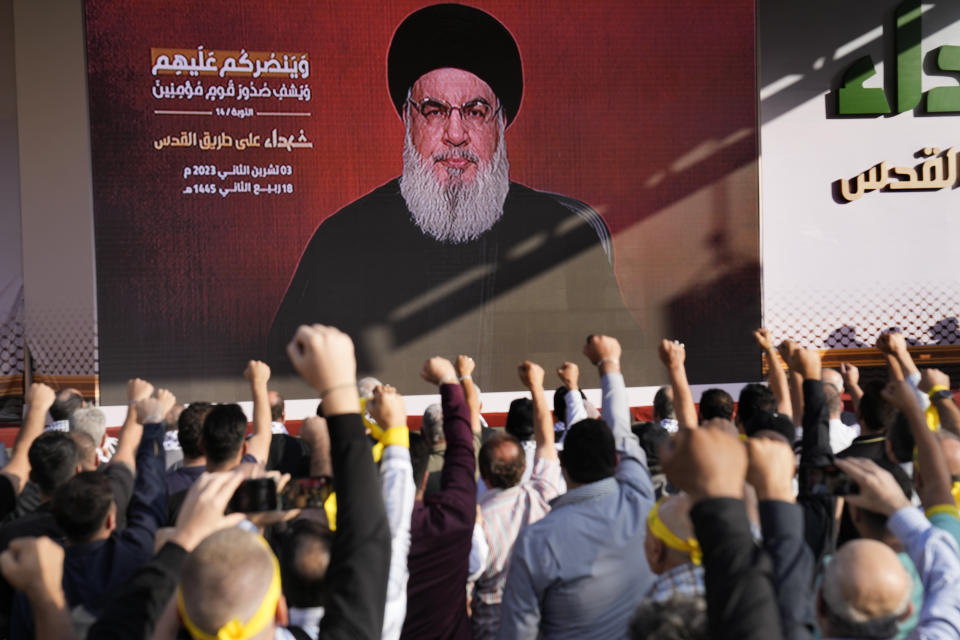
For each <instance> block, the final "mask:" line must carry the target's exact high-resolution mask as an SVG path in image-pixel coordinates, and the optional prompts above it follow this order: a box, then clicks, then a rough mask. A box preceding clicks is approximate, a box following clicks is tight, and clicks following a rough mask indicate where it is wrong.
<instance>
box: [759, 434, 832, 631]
mask: <svg viewBox="0 0 960 640" xmlns="http://www.w3.org/2000/svg"><path fill="white" fill-rule="evenodd" d="M747 454H748V458H749V464H748V467H747V482H749V483H750V484H751V485H752V486H753V488H754V489H755V490H756V492H757V499H758V500H759V505H758V508H759V512H760V525H761V527H762V529H763V549H764V551H766V552H767V553H768V554H769V555H770V559H771V560H772V561H773V577H774V583H775V585H776V592H777V603H778V608H779V610H780V624H781V628H782V629H783V636H784V638H787V639H788V640H808V639H809V638H812V637H813V629H814V628H815V626H816V617H815V615H814V611H813V602H812V601H811V599H810V597H809V595H810V585H811V584H812V581H813V574H814V563H813V554H812V553H811V552H810V548H809V547H808V546H807V544H806V540H805V539H804V537H803V530H804V513H803V511H802V509H801V508H800V507H798V506H797V504H796V499H795V498H794V495H793V477H794V471H795V467H796V464H795V462H794V453H793V448H792V447H790V445H788V444H786V443H783V442H778V441H776V440H771V439H767V438H748V439H747Z"/></svg>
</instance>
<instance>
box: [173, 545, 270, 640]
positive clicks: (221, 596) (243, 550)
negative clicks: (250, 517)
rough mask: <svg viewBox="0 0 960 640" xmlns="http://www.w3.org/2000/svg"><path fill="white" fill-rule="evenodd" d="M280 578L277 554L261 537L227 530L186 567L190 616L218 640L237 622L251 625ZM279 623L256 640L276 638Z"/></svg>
mask: <svg viewBox="0 0 960 640" xmlns="http://www.w3.org/2000/svg"><path fill="white" fill-rule="evenodd" d="M273 574H274V559H273V554H272V552H271V551H270V550H269V549H268V548H267V547H266V546H265V545H264V544H263V542H262V541H261V540H260V539H259V538H258V536H256V535H254V534H252V533H249V532H247V531H244V530H242V529H238V528H230V529H224V530H223V531H218V532H217V533H214V534H213V535H211V536H210V537H208V538H207V539H206V540H204V541H203V542H202V543H201V544H200V545H199V546H198V547H197V548H196V549H194V551H193V553H191V554H190V557H188V558H187V561H186V562H185V563H184V565H183V573H182V574H181V577H180V589H181V590H182V591H183V600H184V608H185V610H186V614H187V617H188V618H189V619H190V620H191V621H192V622H193V623H194V624H195V625H196V626H197V627H199V628H200V629H201V630H203V631H205V632H207V633H209V634H212V635H216V633H217V631H218V630H219V629H220V627H222V626H223V625H225V624H227V623H228V622H230V621H231V620H233V619H237V620H239V621H240V622H241V624H243V623H246V622H247V620H249V619H250V618H251V617H252V616H253V615H254V614H255V613H256V612H257V610H258V609H259V608H260V604H261V603H262V602H263V598H264V596H265V595H266V593H267V590H268V589H269V587H270V584H271V581H272V580H273ZM273 629H274V625H273V623H271V624H268V625H267V627H266V628H264V629H263V630H262V631H261V632H260V633H258V634H255V635H253V636H252V637H253V638H260V637H264V638H272V637H273Z"/></svg>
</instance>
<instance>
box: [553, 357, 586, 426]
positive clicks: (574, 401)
mask: <svg viewBox="0 0 960 640" xmlns="http://www.w3.org/2000/svg"><path fill="white" fill-rule="evenodd" d="M557 376H559V377H560V382H561V383H562V384H563V386H565V387H566V388H567V392H566V394H564V398H563V401H564V404H565V405H566V408H567V415H566V416H565V420H564V422H565V423H566V427H567V429H569V428H570V425H574V424H576V423H578V422H580V421H581V420H584V419H585V418H586V417H587V409H586V407H584V406H583V396H581V395H580V367H578V366H577V365H576V364H574V363H572V362H564V363H563V364H562V365H560V366H559V367H557Z"/></svg>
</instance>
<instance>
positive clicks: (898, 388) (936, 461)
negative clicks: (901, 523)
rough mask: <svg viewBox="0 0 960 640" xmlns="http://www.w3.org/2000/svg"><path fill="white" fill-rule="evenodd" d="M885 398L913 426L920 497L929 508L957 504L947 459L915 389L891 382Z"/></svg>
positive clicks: (903, 382) (897, 382)
mask: <svg viewBox="0 0 960 640" xmlns="http://www.w3.org/2000/svg"><path fill="white" fill-rule="evenodd" d="M883 398H884V400H886V401H887V402H888V403H890V405H892V406H894V407H896V408H897V409H898V410H899V411H900V413H902V414H903V415H904V416H905V417H906V418H907V422H908V423H909V424H910V432H911V433H912V434H913V440H914V442H915V443H916V451H917V471H919V473H920V476H921V478H922V482H920V483H918V486H917V495H919V496H920V502H921V503H923V506H924V507H925V508H927V509H929V508H930V507H933V506H936V505H942V504H954V498H953V495H952V494H951V493H950V488H951V486H952V484H953V483H952V481H951V479H950V469H949V467H948V466H947V459H946V457H945V456H944V455H943V449H941V448H940V442H939V440H938V439H937V436H936V434H935V433H934V432H933V431H930V429H929V428H928V427H927V420H926V417H925V416H924V414H923V410H922V409H921V408H920V405H919V404H917V398H916V395H915V394H914V389H913V386H912V385H910V383H908V382H907V381H905V380H901V381H891V382H888V383H887V386H886V387H884V389H883Z"/></svg>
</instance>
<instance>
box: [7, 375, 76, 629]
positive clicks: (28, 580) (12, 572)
mask: <svg viewBox="0 0 960 640" xmlns="http://www.w3.org/2000/svg"><path fill="white" fill-rule="evenodd" d="M31 390H32V389H31ZM63 558H64V550H63V547H61V546H60V545H59V544H57V543H56V542H54V541H53V540H51V539H50V538H17V539H16V540H12V541H11V542H10V546H9V547H8V548H7V550H6V551H4V552H3V553H2V554H0V570H2V571H3V576H4V577H5V578H6V579H7V581H8V582H9V583H10V584H11V585H13V586H14V587H16V588H17V589H19V590H20V591H23V592H24V593H25V594H26V596H27V598H28V599H29V600H30V608H31V609H32V611H33V621H34V625H35V635H34V637H36V638H37V640H73V639H74V638H76V637H77V636H76V632H75V631H74V628H73V620H71V618H70V611H69V609H67V598H66V595H65V594H64V592H63V585H62V584H61V583H62V582H63Z"/></svg>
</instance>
